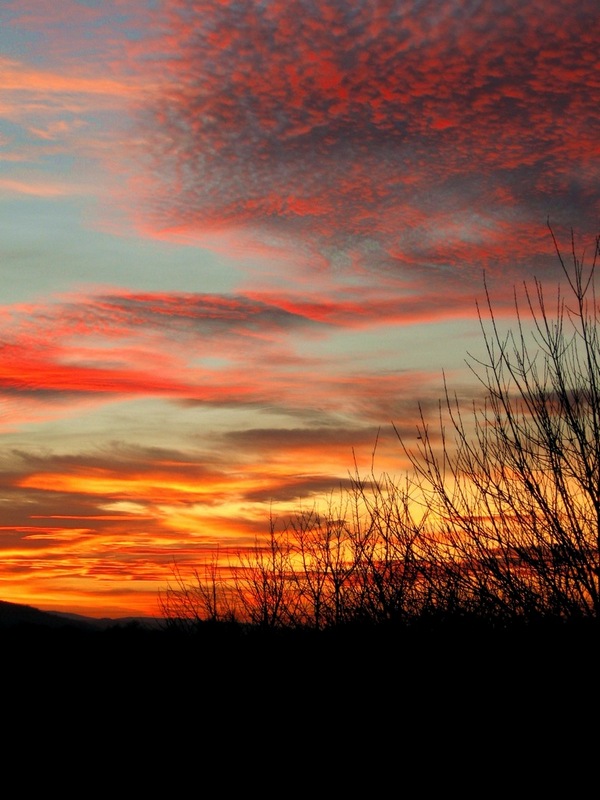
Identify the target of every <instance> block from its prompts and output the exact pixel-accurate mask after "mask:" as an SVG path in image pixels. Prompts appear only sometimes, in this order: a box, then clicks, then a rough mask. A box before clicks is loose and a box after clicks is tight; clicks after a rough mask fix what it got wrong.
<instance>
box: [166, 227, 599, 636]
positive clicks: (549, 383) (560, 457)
mask: <svg viewBox="0 0 600 800" xmlns="http://www.w3.org/2000/svg"><path fill="white" fill-rule="evenodd" d="M548 228H549V231H550V235H551V239H552V242H553V245H554V248H555V251H556V255H557V257H558V260H559V263H560V267H561V275H562V278H561V280H562V279H564V286H561V283H560V282H559V284H558V286H557V288H556V292H555V294H554V295H553V297H552V298H549V297H548V296H547V294H546V290H545V289H544V287H543V286H542V283H541V282H540V281H539V280H537V279H534V281H533V285H528V284H527V283H523V286H522V287H521V289H520V292H519V291H517V289H516V288H515V291H514V307H515V313H516V326H515V327H514V328H513V329H509V330H507V331H505V332H503V331H502V330H501V326H500V324H499V322H498V320H497V317H496V315H495V313H494V309H493V304H492V300H491V297H490V294H489V292H488V288H487V285H486V283H485V281H484V288H485V305H484V307H483V309H482V308H480V307H479V306H478V309H477V310H478V314H479V321H480V325H481V331H482V335H483V345H484V353H485V355H484V357H482V358H475V357H473V356H470V355H468V356H467V363H468V364H469V366H470V368H471V370H472V372H473V375H474V376H475V377H476V379H477V381H478V385H479V387H480V392H479V394H478V396H477V397H476V398H475V399H474V400H473V401H472V403H471V405H470V406H469V407H468V408H465V406H464V404H463V403H461V401H459V399H458V398H457V396H456V395H455V394H452V392H451V391H450V389H449V388H448V386H447V384H446V382H445V378H444V383H445V393H444V396H443V398H442V399H441V400H440V403H439V413H438V416H437V418H436V419H435V421H434V423H430V420H428V419H427V418H426V417H425V415H424V413H423V411H422V409H420V423H419V425H418V428H417V431H416V440H415V441H416V444H411V443H410V442H408V441H407V440H406V438H403V437H402V435H401V434H400V433H399V432H398V430H397V428H395V430H396V434H397V436H398V441H399V445H400V447H401V449H402V451H403V453H404V454H405V456H406V457H407V458H408V460H409V464H410V468H409V470H408V471H407V474H406V476H405V477H404V478H403V479H402V480H401V481H398V480H395V479H393V478H391V477H390V476H388V475H383V476H376V475H375V473H374V471H372V472H371V474H369V475H367V476H361V475H360V474H359V473H358V470H356V469H355V472H354V474H353V475H352V476H351V481H350V488H349V489H348V488H346V489H343V490H340V493H339V496H338V497H331V499H330V502H329V504H328V505H327V506H326V507H325V508H319V507H316V506H315V507H313V508H311V509H309V510H303V511H300V512H298V513H297V514H296V515H294V516H293V517H292V518H291V519H287V520H284V522H283V523H282V524H280V525H279V526H278V524H277V521H276V520H275V519H273V517H271V520H270V530H269V535H268V537H267V538H266V540H258V539H257V541H256V544H255V548H254V550H253V551H252V552H251V553H245V554H243V553H225V554H223V553H221V554H219V555H218V557H216V558H215V559H214V560H213V561H211V562H210V563H209V564H207V565H204V569H203V570H200V571H199V572H196V573H194V575H193V579H192V580H190V581H188V580H186V579H185V578H184V577H183V576H182V575H181V574H180V573H179V572H178V571H177V570H175V572H174V576H175V580H174V583H173V584H172V585H169V586H167V588H166V589H165V591H164V592H163V593H161V595H160V598H159V601H160V605H161V608H162V611H163V613H164V616H165V619H166V620H167V622H168V624H170V625H172V626H181V627H184V628H188V629H190V630H196V629H198V628H199V627H202V626H204V627H205V626H206V624H207V623H209V622H212V623H218V622H221V623H224V622H227V623H228V624H229V625H238V626H240V625H241V626H244V625H249V626H250V627H252V628H258V629H268V630H279V631H281V630H299V629H302V630H310V629H312V630H315V631H322V632H323V631H332V630H337V631H340V630H342V629H344V630H354V631H356V630H361V631H365V630H367V629H369V628H373V627H377V628H380V629H385V630H394V631H398V630H399V629H400V628H402V629H403V630H408V629H419V630H428V629H436V630H439V629H440V626H444V625H446V626H447V625H450V624H452V626H453V628H454V629H456V628H457V627H462V628H466V627H468V628H470V629H477V630H481V629H483V628H485V629H486V630H490V629H493V630H496V631H497V630H506V629H507V628H512V629H514V628H515V627H519V626H521V627H523V626H525V627H527V628H531V626H532V625H537V626H538V627H543V626H547V625H550V624H552V625H555V624H557V623H558V624H560V625H562V624H564V623H565V622H568V623H570V624H571V625H575V624H578V623H581V624H583V623H585V622H593V623H596V622H597V621H598V619H599V616H600V615H599V611H600V591H599V576H600V558H599V553H600V341H599V338H598V313H599V312H598V304H597V300H596V295H595V268H596V263H597V260H598V256H599V253H600V250H599V248H600V239H598V238H596V240H595V243H594V254H593V257H592V262H591V264H590V265H589V266H588V267H586V266H585V265H584V259H583V257H582V258H579V257H578V256H577V254H576V252H575V244H574V237H573V235H571V258H570V259H569V260H568V261H567V260H565V259H564V258H563V255H562V253H561V250H560V248H559V245H558V242H557V240H556V237H555V234H554V232H553V230H552V227H551V226H550V224H548Z"/></svg>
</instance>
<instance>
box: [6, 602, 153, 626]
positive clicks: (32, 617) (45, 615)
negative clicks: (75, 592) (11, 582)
mask: <svg viewBox="0 0 600 800" xmlns="http://www.w3.org/2000/svg"><path fill="white" fill-rule="evenodd" d="M132 624H139V625H142V626H144V627H151V628H157V627H160V626H161V625H162V624H163V621H162V620H160V619H158V618H154V617H120V618H116V619H112V618H110V617H103V618H101V619H96V618H94V617H86V616H84V615H82V614H69V613H63V612H60V611H41V610H40V609H39V608H35V607H34V606H28V605H24V604H21V603H9V602H7V601H5V600H0V630H2V629H6V628H13V627H16V626H25V625H27V626H36V627H45V628H65V627H75V628H80V629H85V630H106V628H113V627H117V626H121V627H122V626H125V625H132Z"/></svg>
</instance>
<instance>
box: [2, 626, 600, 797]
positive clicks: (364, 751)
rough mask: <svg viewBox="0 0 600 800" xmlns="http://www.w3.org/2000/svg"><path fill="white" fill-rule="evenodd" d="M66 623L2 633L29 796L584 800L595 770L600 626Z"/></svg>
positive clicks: (7, 689)
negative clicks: (546, 797)
mask: <svg viewBox="0 0 600 800" xmlns="http://www.w3.org/2000/svg"><path fill="white" fill-rule="evenodd" d="M54 623H56V620H54ZM54 623H53V624H51V625H45V624H36V623H32V622H31V621H30V622H22V623H19V624H14V625H13V624H11V625H5V626H4V627H3V626H1V625H0V658H1V661H0V681H1V688H2V697H3V706H2V710H3V731H4V739H3V742H4V745H3V747H4V749H3V756H4V762H3V763H4V767H5V773H8V772H10V771H11V769H14V768H15V766H17V767H18V772H19V775H20V776H21V777H20V780H21V785H22V786H24V787H26V786H28V785H29V786H30V787H31V785H32V784H31V783H29V781H30V780H34V782H35V780H36V779H38V780H42V779H43V785H44V787H45V789H47V788H48V785H49V783H48V782H50V784H52V783H54V784H57V783H58V784H60V787H61V790H64V788H65V786H66V787H67V788H69V787H70V788H71V789H72V790H73V791H72V792H71V793H76V794H77V796H80V795H81V794H83V795H84V796H88V795H89V794H94V792H96V793H98V791H97V790H99V787H100V786H101V785H102V784H103V783H104V784H107V787H106V788H105V790H104V794H106V792H107V791H110V792H111V793H114V792H115V790H116V788H118V789H119V791H120V792H121V793H124V792H129V793H131V792H135V793H136V795H138V794H142V793H143V794H149V795H150V796H154V795H155V794H157V793H158V794H165V795H167V796H172V795H173V794H175V793H176V792H177V793H178V794H179V793H181V792H186V793H187V792H189V791H192V790H194V792H196V791H197V792H198V793H200V794H201V795H202V794H207V795H208V796H210V797H213V796H223V797H238V796H239V797H246V796H247V795H252V794H256V793H259V794H261V796H263V797H264V796H265V795H266V796H267V797H269V796H273V797H277V798H280V797H286V798H287V797H290V798H295V797H298V796H308V797H321V796H323V795H329V796H330V797H332V798H337V797H343V796H344V797H345V796H346V795H348V796H351V797H354V796H361V797H366V798H378V797H380V796H382V795H383V794H386V795H387V794H390V793H391V794H392V795H393V796H398V797H407V798H413V797H421V796H425V797H428V796H430V795H437V794H444V795H445V794H448V793H450V794H456V793H459V794H460V795H461V796H462V797H465V796H466V797H473V798H475V797H477V798H481V797H482V796H483V797H488V796H489V797H496V796H499V795H506V794H508V795H509V796H510V795H512V794H514V795H515V796H520V795H521V794H525V793H527V794H532V795H533V796H535V797H537V796H540V794H548V793H550V794H551V795H553V794H556V793H558V795H559V796H561V797H576V796H579V795H580V794H583V790H584V789H583V782H584V778H585V776H586V775H587V773H588V772H590V771H591V772H595V767H594V765H595V764H596V763H597V741H598V740H597V735H596V732H595V729H596V720H597V717H598V711H599V710H600V704H599V702H598V700H599V686H600V679H599V674H600V667H599V665H600V660H599V655H598V650H599V648H598V640H599V636H598V629H597V626H596V625H591V624H590V625H579V626H574V625H571V626H537V627H535V628H534V627H522V628H519V629H513V630H511V631H505V630H502V631H498V630H493V629H490V628H485V627H482V626H476V625H464V624H454V625H434V626H429V627H425V628H422V629H414V630H409V629H397V628H396V629H384V628H379V629H375V628H369V629H360V628H350V627H348V628H345V629H340V630H337V631H329V632H326V633H322V634H314V633H311V632H308V631H295V632H294V631H279V632H270V633H269V632H266V633H265V632H261V631H257V630H248V629H244V628H240V627H230V626H211V625H205V626H202V627H201V628H200V629H198V630H196V631H195V632H194V633H193V635H187V634H184V633H182V632H181V631H175V630H169V629H167V628H165V627H158V628H157V627H154V628H149V627H146V626H143V625H139V624H137V623H135V622H132V623H129V624H122V625H114V626H108V627H103V628H89V627H85V626H83V627H82V626H80V625H76V624H72V623H66V624H62V622H61V623H60V624H54ZM49 754H51V757H50V756H49ZM15 759H16V761H15ZM40 759H41V760H42V762H44V763H45V764H46V766H45V771H42V772H40V769H39V763H40ZM49 761H51V763H50V765H48V762H49ZM23 765H25V768H24V766H23ZM82 765H83V767H84V772H81V769H82V768H83V767H82ZM78 770H79V771H78ZM30 771H31V774H30ZM82 775H85V779H84V778H83V777H82ZM586 780H587V778H586ZM65 781H66V784H65ZM82 781H84V782H83V783H82ZM92 789H94V791H92ZM517 789H518V791H517ZM46 793H47V792H46ZM64 793H65V792H64V791H63V794H64ZM66 793H67V794H68V793H69V792H66Z"/></svg>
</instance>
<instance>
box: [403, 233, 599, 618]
mask: <svg viewBox="0 0 600 800" xmlns="http://www.w3.org/2000/svg"><path fill="white" fill-rule="evenodd" d="M549 227H550V226H549ZM550 232H551V235H552V239H553V242H554V246H555V248H556V253H557V255H558V258H559V261H560V265H561V268H562V274H563V276H564V278H565V279H566V286H565V288H562V287H561V285H560V284H559V286H558V288H557V292H556V295H555V298H554V301H553V304H552V305H550V304H549V302H548V299H547V296H546V294H545V291H544V287H543V285H542V283H541V282H540V281H539V280H537V279H535V280H534V282H533V287H530V286H528V285H527V283H524V284H523V294H522V296H521V298H519V296H518V293H517V291H516V290H515V294H514V306H515V313H516V327H515V328H514V329H513V330H509V331H508V332H505V333H503V332H501V329H500V325H499V323H498V321H497V318H496V316H495V314H494V311H493V307H492V302H491V298H490V294H489V291H488V289H487V286H486V287H485V292H486V306H487V320H484V315H483V313H482V311H481V310H480V309H478V311H479V320H480V324H481V330H482V333H483V340H484V345H485V348H484V350H485V356H484V357H483V358H481V359H477V358H474V357H472V356H469V358H468V363H469V365H470V367H471V369H472V372H473V374H474V375H475V377H476V378H477V380H478V381H479V384H480V386H481V387H482V389H483V400H482V402H481V403H478V402H474V403H473V406H472V408H471V413H470V414H468V415H466V414H465V413H464V412H463V410H462V408H461V403H460V402H459V400H458V399H457V397H456V395H454V396H452V395H451V393H450V391H449V390H448V387H447V386H446V392H445V398H444V401H443V403H442V404H441V406H440V417H439V421H438V422H439V424H438V425H437V426H436V428H435V437H434V435H433V434H432V431H431V430H430V428H429V426H428V425H427V423H426V421H425V419H424V417H423V416H422V417H421V423H420V426H419V431H418V437H419V446H418V447H417V448H416V449H412V448H410V447H409V446H408V445H407V444H406V443H405V442H404V441H403V440H402V438H401V437H400V440H401V442H402V445H403V447H404V450H405V452H406V454H407V455H408V457H409V458H410V461H411V463H412V466H413V468H414V473H415V476H416V477H415V481H416V482H417V483H418V486H419V489H420V491H421V492H422V495H423V498H424V502H425V503H426V504H427V505H428V507H429V508H430V510H431V511H432V512H433V516H434V517H435V519H437V525H438V535H439V537H440V539H445V541H446V542H447V555H449V557H450V558H451V561H452V562H453V563H455V564H456V565H457V569H456V570H454V573H455V575H456V577H457V578H458V581H459V587H460V591H459V595H460V598H461V604H462V606H463V608H469V607H470V608H475V609H477V610H478V613H482V612H485V613H486V614H488V615H490V616H494V617H500V618H510V619H514V618H516V617H519V618H527V619H531V618H537V617H555V618H563V619H574V618H579V617H587V618H589V617H593V618H595V619H598V618H599V616H600V615H599V611H600V593H599V575H600V572H599V568H600V557H599V554H600V340H599V338H598V322H599V308H598V304H597V301H596V295H595V287H594V278H595V268H596V263H597V260H598V255H599V252H600V250H599V248H600V242H599V240H598V239H596V242H595V247H594V255H593V258H592V263H591V265H590V266H589V267H587V268H586V267H585V266H584V261H583V258H581V259H580V258H578V257H577V254H576V252H575V245H574V239H573V236H572V238H571V256H572V259H571V263H570V264H568V263H567V262H566V261H565V260H564V259H563V257H562V255H561V252H560V249H559V246H558V243H557V241H556V238H555V236H554V233H553V231H552V228H550ZM448 431H450V433H448ZM436 437H439V442H440V443H438V442H436V441H434V439H435V438H436Z"/></svg>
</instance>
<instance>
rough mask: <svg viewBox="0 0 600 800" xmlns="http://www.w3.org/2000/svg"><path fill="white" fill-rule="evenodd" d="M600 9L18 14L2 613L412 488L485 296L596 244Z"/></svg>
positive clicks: (7, 20)
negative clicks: (413, 455)
mask: <svg viewBox="0 0 600 800" xmlns="http://www.w3.org/2000/svg"><path fill="white" fill-rule="evenodd" d="M599 23H600V8H599V5H598V0H560V2H559V0H352V2H342V1H341V0H237V1H228V0H206V1H204V0H196V2H193V1H192V0H165V1H164V2H160V1H159V0H85V1H84V0H2V3H1V4H0V234H1V236H0V276H1V279H2V294H1V305H0V346H1V348H2V353H1V358H0V504H1V505H0V509H1V515H0V600H7V601H11V602H17V603H27V604H30V605H34V606H36V607H38V608H42V609H48V610H49V609H56V610H62V611H72V612H77V613H82V614H86V615H89V616H97V617H101V616H112V617H120V616H127V615H131V614H151V615H155V614H157V613H158V604H157V595H158V592H159V591H160V590H162V589H163V588H164V587H165V586H166V584H167V582H168V581H169V580H170V579H171V577H172V575H173V567H174V565H177V568H178V569H179V570H180V571H181V572H182V573H184V574H185V573H186V572H187V571H191V570H193V568H194V567H195V566H196V565H198V564H199V563H202V562H204V561H206V559H207V555H209V554H210V553H211V551H212V550H213V549H214V548H216V547H220V548H224V549H225V550H227V549H228V548H229V549H231V550H236V549H239V548H244V547H248V546H252V545H253V543H254V540H255V537H256V536H257V535H261V534H263V533H266V532H268V524H269V514H270V513H273V514H274V516H278V515H285V514H286V513H288V512H289V511H292V510H294V509H296V508H298V507H300V506H307V505H308V506H311V505H312V504H313V503H314V502H318V501H319V498H322V497H327V496H328V495H329V494H330V493H331V492H335V491H337V489H338V487H340V485H341V484H343V483H344V482H345V481H347V479H348V476H349V474H350V473H352V472H353V471H354V460H355V459H356V463H357V465H358V466H359V468H360V469H361V470H364V471H365V472H366V471H369V470H370V468H371V459H372V453H373V449H374V445H375V442H376V441H377V437H378V431H380V433H379V441H378V444H377V451H376V456H375V466H376V471H377V472H379V471H381V472H387V473H391V474H398V475H401V474H402V471H403V470H404V469H405V467H406V465H405V463H404V462H403V458H402V453H401V450H400V447H399V445H398V442H397V440H396V438H395V435H394V431H393V426H392V423H394V424H395V425H396V427H397V428H398V429H399V431H401V432H402V433H403V434H405V435H406V436H407V437H410V436H413V435H414V434H415V430H416V428H415V424H416V418H417V414H418V404H419V403H422V404H423V407H424V408H425V409H428V408H431V409H432V410H433V409H434V404H435V403H436V402H437V399H438V398H439V397H440V396H441V392H442V386H443V372H445V374H446V378H447V380H448V382H449V384H450V385H451V386H452V388H453V389H456V391H457V392H458V394H459V395H460V396H464V397H465V398H466V397H469V396H470V394H472V392H473V391H474V389H475V386H474V382H473V378H472V377H471V376H470V373H469V372H468V370H467V369H466V367H465V363H464V360H465V357H466V356H467V353H468V352H474V353H477V351H478V348H481V347H482V343H481V334H480V329H479V325H478V321H477V310H476V302H477V301H482V300H483V291H484V289H483V287H484V283H483V281H484V275H485V280H486V281H487V283H488V286H489V287H490V292H491V295H492V299H493V301H494V305H495V308H496V309H497V311H498V313H499V314H500V315H502V317H503V319H505V320H507V321H508V322H510V316H509V315H510V313H511V302H512V291H513V286H515V285H519V284H521V283H522V281H523V280H527V281H530V280H532V279H533V278H534V277H537V278H539V279H540V280H542V281H543V282H544V283H548V284H549V285H550V286H551V287H555V285H556V281H557V279H558V276H559V265H558V261H557V258H556V254H555V252H554V249H553V243H552V238H551V236H550V233H549V230H548V226H547V221H548V220H550V223H551V225H552V228H553V230H554V232H555V233H556V235H557V238H558V240H559V242H560V243H561V244H562V245H563V246H564V249H565V252H566V253H567V255H568V254H569V251H570V231H571V229H573V230H574V233H575V242H576V246H577V248H578V252H579V253H581V252H582V251H583V250H584V249H585V251H586V252H588V253H590V254H591V253H592V252H593V242H594V236H595V234H597V233H598V232H599V231H600V224H599V223H600V103H599V100H600V24H599Z"/></svg>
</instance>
